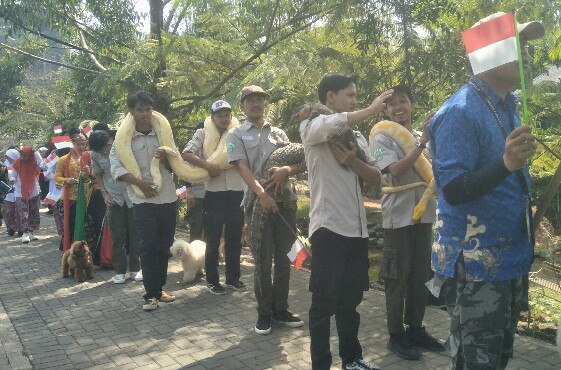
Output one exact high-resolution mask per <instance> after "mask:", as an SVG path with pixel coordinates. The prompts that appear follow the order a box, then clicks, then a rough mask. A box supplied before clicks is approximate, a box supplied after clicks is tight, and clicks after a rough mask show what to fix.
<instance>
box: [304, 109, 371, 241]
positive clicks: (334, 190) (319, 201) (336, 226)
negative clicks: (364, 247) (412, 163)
mask: <svg viewBox="0 0 561 370" xmlns="http://www.w3.org/2000/svg"><path fill="white" fill-rule="evenodd" d="M345 128H347V113H335V114H331V115H327V116H325V115H320V116H318V117H316V118H314V119H313V120H312V121H308V120H305V121H303V122H302V123H300V136H301V137H302V143H303V144H304V150H305V153H306V165H307V167H308V186H309V188H310V197H311V202H310V229H309V230H310V231H309V235H310V236H311V235H312V234H313V233H314V232H315V231H316V230H317V229H319V228H322V227H324V228H326V229H329V230H331V231H333V232H334V233H336V234H339V235H342V236H346V237H361V238H367V237H368V229H367V227H366V210H365V208H364V201H363V198H362V193H361V189H360V184H359V177H358V176H357V174H356V173H355V172H354V171H353V170H352V169H350V168H346V167H344V166H342V165H341V164H340V163H339V162H338V161H337V159H336V158H335V156H334V155H333V153H332V152H331V150H330V149H329V144H328V141H329V139H331V138H332V137H334V136H336V135H338V134H339V133H341V132H342V131H343V130H344V129H345ZM357 141H358V143H359V146H360V148H359V149H360V150H363V151H364V152H365V154H366V156H367V158H368V159H369V163H370V164H371V165H373V164H374V162H373V161H372V158H371V157H370V153H369V150H368V145H367V143H366V140H365V139H364V137H363V136H362V135H360V134H359V137H357Z"/></svg>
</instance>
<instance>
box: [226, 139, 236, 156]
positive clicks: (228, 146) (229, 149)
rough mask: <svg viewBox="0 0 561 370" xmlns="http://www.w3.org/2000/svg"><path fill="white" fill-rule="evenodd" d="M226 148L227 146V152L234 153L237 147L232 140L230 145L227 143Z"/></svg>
mask: <svg viewBox="0 0 561 370" xmlns="http://www.w3.org/2000/svg"><path fill="white" fill-rule="evenodd" d="M226 148H227V153H228V154H232V153H233V152H234V149H236V144H234V143H232V142H230V143H228V145H226Z"/></svg>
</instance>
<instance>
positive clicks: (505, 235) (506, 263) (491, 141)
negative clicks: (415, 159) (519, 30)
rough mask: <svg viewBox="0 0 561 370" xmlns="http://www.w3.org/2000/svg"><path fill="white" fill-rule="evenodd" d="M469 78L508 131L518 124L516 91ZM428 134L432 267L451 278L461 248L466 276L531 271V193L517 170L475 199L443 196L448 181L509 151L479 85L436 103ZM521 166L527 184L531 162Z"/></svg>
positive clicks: (493, 277)
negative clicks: (434, 201) (433, 206)
mask: <svg viewBox="0 0 561 370" xmlns="http://www.w3.org/2000/svg"><path fill="white" fill-rule="evenodd" d="M471 82H472V83H474V84H475V85H476V86H478V87H479V88H480V90H481V91H482V92H483V93H484V94H486V95H487V96H488V98H489V100H490V102H491V104H492V105H493V106H494V107H495V109H496V111H497V113H498V115H499V117H500V120H501V122H502V123H503V126H504V128H505V130H506V134H507V135H508V134H510V132H511V131H512V130H513V127H519V126H520V117H519V115H518V112H517V111H516V104H515V103H516V101H515V97H514V96H513V95H512V94H510V93H509V94H507V96H506V99H505V100H502V99H501V98H500V96H499V95H498V94H497V93H496V92H495V91H493V90H492V89H491V88H490V87H489V86H487V85H486V84H485V83H484V82H483V81H481V80H480V79H478V78H476V77H473V78H472V80H471ZM511 122H512V126H513V127H511ZM430 140H431V145H432V154H433V163H432V164H433V172H434V178H435V182H436V188H437V191H438V194H439V197H438V212H437V220H436V223H435V237H434V244H433V251H432V267H433V269H434V270H435V272H436V273H437V274H439V275H441V276H444V277H449V278H451V277H453V276H454V265H455V263H456V260H457V258H458V256H459V254H460V253H463V255H464V260H465V270H466V277H467V279H468V280H472V281H505V280H510V279H514V278H517V277H520V276H521V275H524V274H527V273H528V271H529V269H530V264H531V261H532V254H533V242H531V241H529V238H528V231H527V225H526V224H527V222H526V212H527V207H528V203H527V196H526V195H525V194H524V190H523V186H522V183H521V181H520V178H519V177H518V176H517V174H516V173H511V174H510V175H509V176H508V177H507V178H506V179H505V180H504V181H503V182H501V183H500V184H499V185H497V187H495V188H494V189H493V190H492V191H490V192H489V193H487V194H485V195H484V196H482V197H481V198H479V199H476V200H473V201H469V202H465V203H463V204H460V205H457V206H453V205H451V204H449V203H448V202H446V200H445V199H444V197H443V190H442V189H443V188H444V186H446V185H447V184H448V183H449V182H450V181H452V180H453V179H455V178H456V177H458V176H460V175H462V174H465V173H467V172H471V171H475V170H478V169H480V168H482V167H484V166H486V165H487V164H489V163H491V162H493V161H497V160H500V159H502V157H503V154H504V146H505V137H504V135H503V133H502V131H501V128H500V126H499V124H498V122H497V120H496V119H495V116H494V114H493V113H492V111H491V110H490V109H489V107H488V106H487V105H486V103H485V101H484V100H483V99H482V97H481V96H480V95H479V94H478V92H477V91H476V90H475V88H474V87H472V86H470V85H469V84H466V85H464V86H463V87H462V88H460V90H458V91H457V92H456V93H455V94H454V95H453V96H452V97H451V98H450V99H449V100H448V101H447V102H446V103H444V105H443V106H442V107H441V108H440V109H439V111H438V112H437V113H436V115H435V116H434V118H433V120H432V122H431V124H430ZM522 173H523V178H524V181H525V182H526V186H527V188H528V189H529V188H530V177H529V174H528V168H527V167H526V166H525V167H524V168H523V170H522Z"/></svg>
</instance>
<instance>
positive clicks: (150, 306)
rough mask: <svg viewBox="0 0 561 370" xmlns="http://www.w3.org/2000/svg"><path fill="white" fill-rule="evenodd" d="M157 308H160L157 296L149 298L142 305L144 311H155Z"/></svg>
mask: <svg viewBox="0 0 561 370" xmlns="http://www.w3.org/2000/svg"><path fill="white" fill-rule="evenodd" d="M156 308H158V299H157V298H150V299H149V300H147V301H144V304H143V305H142V309H143V310H144V311H154V310H155V309H156Z"/></svg>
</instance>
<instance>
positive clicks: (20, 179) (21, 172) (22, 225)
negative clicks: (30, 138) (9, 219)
mask: <svg viewBox="0 0 561 370" xmlns="http://www.w3.org/2000/svg"><path fill="white" fill-rule="evenodd" d="M19 153H20V157H19V158H18V159H17V160H16V161H15V162H14V164H13V165H12V167H13V169H14V179H15V180H14V195H15V197H16V203H15V208H16V212H15V216H16V217H15V220H16V224H17V227H18V230H21V231H22V232H23V235H22V237H21V242H22V243H24V244H27V243H29V242H30V241H31V240H37V239H38V238H37V237H36V236H35V234H34V232H35V230H39V222H40V218H39V206H40V204H41V196H40V195H39V182H38V180H39V173H40V172H41V168H40V167H39V163H40V162H41V158H40V157H39V158H37V156H38V154H36V152H35V151H34V150H33V148H32V147H30V146H24V147H22V148H21V149H20V151H19Z"/></svg>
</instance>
